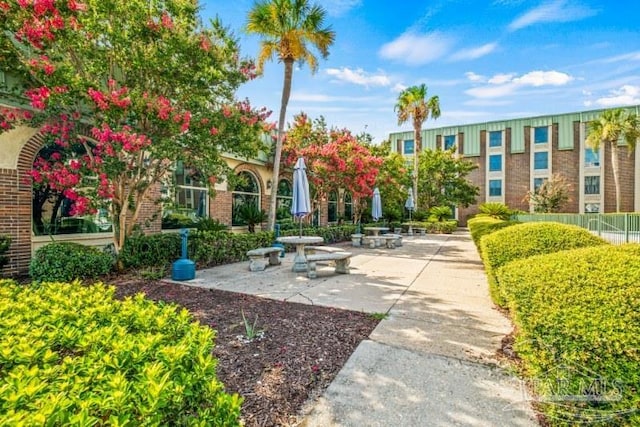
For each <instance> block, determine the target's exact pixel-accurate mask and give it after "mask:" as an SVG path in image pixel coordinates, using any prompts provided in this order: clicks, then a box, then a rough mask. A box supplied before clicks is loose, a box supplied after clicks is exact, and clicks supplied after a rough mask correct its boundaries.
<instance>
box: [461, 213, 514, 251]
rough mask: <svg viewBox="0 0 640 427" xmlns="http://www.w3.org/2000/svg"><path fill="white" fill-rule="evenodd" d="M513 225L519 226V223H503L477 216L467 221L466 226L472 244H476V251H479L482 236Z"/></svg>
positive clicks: (487, 217)
mask: <svg viewBox="0 0 640 427" xmlns="http://www.w3.org/2000/svg"><path fill="white" fill-rule="evenodd" d="M515 224H520V222H519V221H504V220H501V219H498V218H493V217H490V216H479V215H478V216H476V217H474V218H471V219H470V220H469V221H467V226H468V227H469V232H470V233H471V238H472V239H473V243H475V244H476V247H477V248H478V249H480V239H481V238H482V236H485V235H487V234H491V233H493V232H494V231H497V230H500V229H503V228H505V227H510V226H512V225H515Z"/></svg>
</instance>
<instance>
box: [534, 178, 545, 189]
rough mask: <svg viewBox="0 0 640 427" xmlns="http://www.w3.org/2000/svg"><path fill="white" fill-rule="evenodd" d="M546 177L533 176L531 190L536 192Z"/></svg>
mask: <svg viewBox="0 0 640 427" xmlns="http://www.w3.org/2000/svg"><path fill="white" fill-rule="evenodd" d="M546 180H547V178H533V191H534V192H536V191H538V190H539V189H540V187H542V184H544V182H545V181H546Z"/></svg>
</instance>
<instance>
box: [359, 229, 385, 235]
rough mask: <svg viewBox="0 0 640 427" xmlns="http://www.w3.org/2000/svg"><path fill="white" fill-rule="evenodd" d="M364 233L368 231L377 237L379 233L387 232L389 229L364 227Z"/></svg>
mask: <svg viewBox="0 0 640 427" xmlns="http://www.w3.org/2000/svg"><path fill="white" fill-rule="evenodd" d="M363 230H364V231H370V232H371V234H373V235H374V236H378V235H379V234H380V232H387V231H389V227H364V228H363Z"/></svg>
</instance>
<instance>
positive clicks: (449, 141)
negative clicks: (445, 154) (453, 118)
mask: <svg viewBox="0 0 640 427" xmlns="http://www.w3.org/2000/svg"><path fill="white" fill-rule="evenodd" d="M455 145H456V136H455V135H446V136H445V137H444V149H445V150H449V149H451V148H452V147H454V146H455Z"/></svg>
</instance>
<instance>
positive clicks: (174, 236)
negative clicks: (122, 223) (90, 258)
mask: <svg viewBox="0 0 640 427" xmlns="http://www.w3.org/2000/svg"><path fill="white" fill-rule="evenodd" d="M189 236H191V234H190V235H189ZM181 246H182V240H181V238H180V233H158V234H150V235H143V234H141V235H136V236H131V237H129V238H128V239H127V240H126V242H125V244H124V246H123V248H122V250H121V251H120V260H121V261H122V265H123V266H124V267H125V268H141V267H159V268H169V266H170V265H171V263H172V262H174V261H175V260H177V259H178V258H180V255H181Z"/></svg>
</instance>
